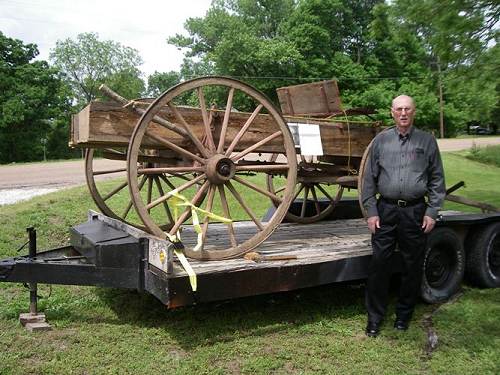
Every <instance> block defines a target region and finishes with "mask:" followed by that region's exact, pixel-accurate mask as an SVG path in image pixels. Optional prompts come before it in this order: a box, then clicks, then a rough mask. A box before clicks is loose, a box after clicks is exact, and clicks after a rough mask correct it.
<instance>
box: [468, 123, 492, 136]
mask: <svg viewBox="0 0 500 375" xmlns="http://www.w3.org/2000/svg"><path fill="white" fill-rule="evenodd" d="M469 129H470V130H469V131H470V134H477V135H489V134H493V132H492V131H491V130H490V129H487V128H483V127H481V126H477V125H476V126H471V127H470V128H469Z"/></svg>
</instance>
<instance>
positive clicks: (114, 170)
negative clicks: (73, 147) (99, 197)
mask: <svg viewBox="0 0 500 375" xmlns="http://www.w3.org/2000/svg"><path fill="white" fill-rule="evenodd" d="M126 171H127V168H118V169H108V170H105V171H94V172H92V174H93V175H94V176H98V175H101V174H110V173H118V172H126Z"/></svg>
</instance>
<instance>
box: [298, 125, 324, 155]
mask: <svg viewBox="0 0 500 375" xmlns="http://www.w3.org/2000/svg"><path fill="white" fill-rule="evenodd" d="M297 125H298V128H299V139H300V153H301V154H302V155H318V156H319V155H323V145H322V143H321V134H320V131H319V125H317V124H300V123H299V124H297Z"/></svg>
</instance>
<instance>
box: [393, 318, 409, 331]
mask: <svg viewBox="0 0 500 375" xmlns="http://www.w3.org/2000/svg"><path fill="white" fill-rule="evenodd" d="M409 325H410V322H409V321H408V320H404V319H399V318H396V320H395V321H394V328H396V329H397V330H398V331H406V330H407V329H408V326H409Z"/></svg>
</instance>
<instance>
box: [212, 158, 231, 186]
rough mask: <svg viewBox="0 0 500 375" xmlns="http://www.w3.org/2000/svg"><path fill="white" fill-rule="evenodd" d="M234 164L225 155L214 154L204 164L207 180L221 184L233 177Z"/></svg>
mask: <svg viewBox="0 0 500 375" xmlns="http://www.w3.org/2000/svg"><path fill="white" fill-rule="evenodd" d="M235 173H236V165H235V164H234V162H233V161H232V160H231V159H229V158H228V157H226V156H225V155H221V154H218V155H214V156H212V157H211V158H210V159H208V162H207V164H206V174H207V178H208V180H209V181H210V182H211V183H213V184H216V185H222V184H224V183H225V182H226V181H229V180H230V179H232V178H233V177H234V175H235Z"/></svg>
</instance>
